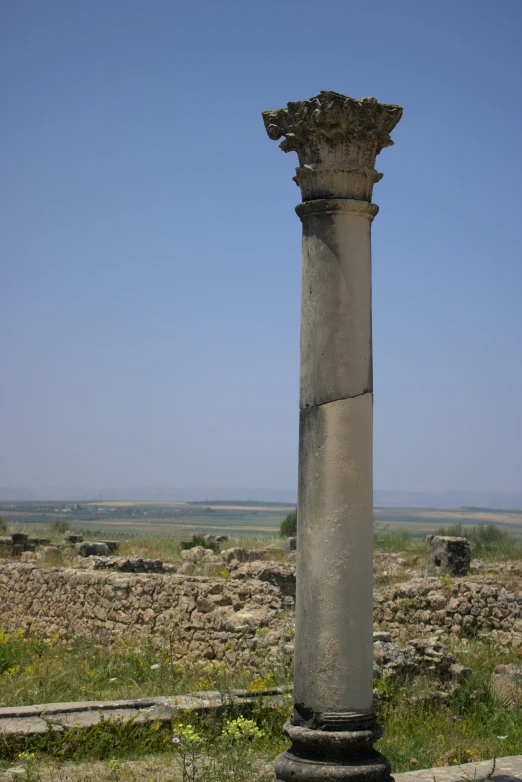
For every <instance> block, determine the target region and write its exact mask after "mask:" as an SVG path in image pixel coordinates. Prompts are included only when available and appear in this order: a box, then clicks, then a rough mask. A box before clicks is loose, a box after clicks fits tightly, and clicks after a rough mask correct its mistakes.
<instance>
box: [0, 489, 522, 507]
mask: <svg viewBox="0 0 522 782" xmlns="http://www.w3.org/2000/svg"><path fill="white" fill-rule="evenodd" d="M100 498H101V499H103V500H132V501H139V500H142V501H147V500H149V501H154V500H155V501H158V502H160V501H162V500H163V501H165V502H169V501H170V502H174V501H176V500H185V501H187V502H207V501H210V500H212V501H214V502H223V501H227V500H228V501H232V500H236V501H238V500H243V501H258V502H288V503H295V502H296V499H297V492H296V491H295V489H266V488H265V489H263V488H237V487H236V488H233V487H232V488H221V489H218V488H215V487H212V486H209V487H200V488H185V489H183V488H181V489H178V488H165V487H141V488H139V487H138V488H136V489H118V488H101V489H100V488H97V489H96V488H85V487H77V488H69V489H68V488H64V487H60V486H49V487H46V488H40V489H32V488H24V489H20V488H18V489H17V488H9V487H7V486H0V501H4V502H6V501H7V502H9V501H13V502H16V501H24V500H25V501H30V500H98V499H100ZM374 504H375V506H377V507H387V508H390V507H396V508H408V507H410V508H414V507H416V508H461V507H466V508H469V509H477V508H494V509H499V510H520V509H522V491H512V492H509V491H500V492H493V491H491V492H487V491H465V490H462V491H442V492H434V491H405V490H404V491H402V490H397V489H391V490H382V489H377V490H376V491H375V492H374Z"/></svg>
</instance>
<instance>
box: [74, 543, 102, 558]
mask: <svg viewBox="0 0 522 782" xmlns="http://www.w3.org/2000/svg"><path fill="white" fill-rule="evenodd" d="M74 550H75V551H76V553H77V554H78V555H79V556H80V557H107V556H108V554H109V548H108V546H107V545H106V544H105V543H89V542H88V541H84V542H83V543H76V545H75V547H74Z"/></svg>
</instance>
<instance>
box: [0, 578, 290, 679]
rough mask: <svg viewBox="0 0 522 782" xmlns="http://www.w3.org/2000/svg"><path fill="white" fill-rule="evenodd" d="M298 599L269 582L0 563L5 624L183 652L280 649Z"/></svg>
mask: <svg viewBox="0 0 522 782" xmlns="http://www.w3.org/2000/svg"><path fill="white" fill-rule="evenodd" d="M292 606H293V599H292V598H291V597H284V596H282V595H281V593H280V590H279V589H278V588H277V587H275V586H273V585H271V584H268V583H266V582H261V581H243V580H233V579H228V580H227V579H209V578H203V577H190V576H179V575H176V574H173V575H157V574H144V575H135V574H129V575H127V574H126V575H123V574H120V573H112V572H107V571H103V570H102V571H98V570H91V571H88V570H77V569H72V568H40V567H36V566H34V565H32V564H7V565H0V626H1V627H4V628H5V629H7V630H8V631H14V630H16V629H18V628H22V629H23V630H26V631H27V632H29V633H32V634H39V635H44V636H45V635H52V634H54V633H58V634H59V635H63V636H65V635H69V634H70V633H75V634H77V635H88V636H94V637H99V638H101V639H104V640H107V641H109V642H110V641H115V640H118V639H122V638H123V639H129V640H131V639H133V640H134V639H139V638H142V637H143V636H144V635H150V636H152V637H153V638H156V639H157V640H158V641H161V640H163V641H166V640H169V639H171V640H173V642H174V643H173V647H174V649H175V650H176V651H177V653H178V654H179V655H180V656H182V655H186V654H193V655H194V656H201V657H207V658H209V659H218V660H221V659H224V660H226V661H227V662H229V663H231V664H232V663H235V662H236V661H239V660H241V661H242V662H248V659H249V658H250V655H251V654H252V652H254V651H256V653H257V656H258V657H259V655H261V656H274V655H278V654H279V653H280V647H281V644H282V643H284V642H285V639H288V640H289V639H290V638H291V629H288V630H287V629H286V628H287V626H288V624H289V620H290V619H291V607H292Z"/></svg>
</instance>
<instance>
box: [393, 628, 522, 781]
mask: <svg viewBox="0 0 522 782" xmlns="http://www.w3.org/2000/svg"><path fill="white" fill-rule="evenodd" d="M454 651H455V652H456V654H457V656H458V657H459V658H460V661H461V662H463V663H464V664H465V665H467V666H469V667H470V668H471V674H470V676H469V677H468V679H467V680H466V682H465V683H464V684H463V685H462V686H461V687H460V688H459V689H458V690H457V691H456V693H455V694H454V695H453V696H452V697H451V698H449V699H448V700H447V701H440V700H437V699H435V698H433V697H431V696H430V694H429V691H430V688H429V686H426V683H423V682H420V681H417V682H414V683H406V684H404V685H403V686H402V687H399V688H397V689H393V688H391V693H390V695H389V699H388V700H387V701H386V702H385V703H383V704H381V705H380V706H379V708H378V717H379V720H380V722H381V724H382V726H383V727H384V731H385V736H384V738H383V739H381V740H380V742H378V748H379V749H380V751H381V752H383V753H384V754H385V755H386V756H387V757H388V759H389V760H390V761H391V764H392V768H393V770H394V771H396V772H400V771H411V770H414V769H416V768H418V769H422V768H432V767H433V766H446V765H453V764H456V763H468V762H472V761H476V760H488V759H490V758H493V757H502V756H506V755H516V754H519V753H520V748H521V746H522V702H519V703H518V705H510V706H507V707H506V706H505V705H503V704H502V702H501V701H500V700H499V699H498V698H496V697H494V695H493V693H492V692H491V689H490V686H489V680H490V676H491V672H492V670H493V669H494V668H495V666H496V665H500V664H503V663H508V662H515V661H519V660H518V658H517V657H516V655H515V653H514V652H500V651H498V650H496V649H495V647H494V645H493V644H484V643H478V642H475V643H474V644H471V645H470V644H469V643H466V642H463V643H462V644H461V645H460V646H459V647H457V648H456V649H455V650H454Z"/></svg>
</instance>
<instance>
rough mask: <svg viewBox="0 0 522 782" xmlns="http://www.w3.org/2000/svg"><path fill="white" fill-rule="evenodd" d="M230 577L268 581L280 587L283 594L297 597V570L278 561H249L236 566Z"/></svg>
mask: <svg viewBox="0 0 522 782" xmlns="http://www.w3.org/2000/svg"><path fill="white" fill-rule="evenodd" d="M230 577H231V578H234V579H256V580H258V581H267V582H268V583H269V584H272V585H273V586H276V587H278V589H279V590H280V591H281V594H282V595H285V596H286V595H288V596H290V597H293V598H295V572H294V571H293V570H290V569H289V568H286V567H283V565H279V564H277V562H248V563H246V564H244V565H240V566H239V567H237V568H235V569H234V570H233V571H232V573H231V576H230Z"/></svg>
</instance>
